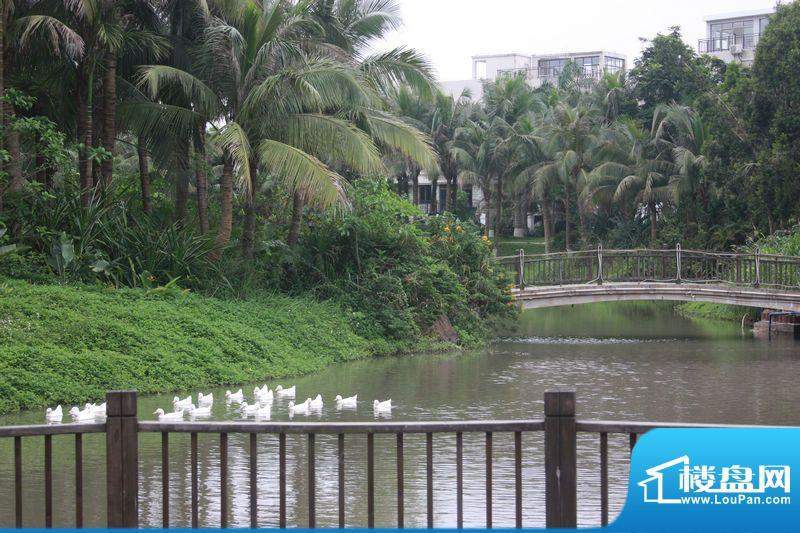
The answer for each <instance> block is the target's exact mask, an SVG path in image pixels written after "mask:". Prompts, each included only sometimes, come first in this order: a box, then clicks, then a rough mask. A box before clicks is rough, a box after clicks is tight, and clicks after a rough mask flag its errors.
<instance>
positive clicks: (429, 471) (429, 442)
mask: <svg viewBox="0 0 800 533" xmlns="http://www.w3.org/2000/svg"><path fill="white" fill-rule="evenodd" d="M425 458H426V461H425V474H426V481H427V482H426V488H427V503H428V509H427V516H428V529H432V528H433V433H426V434H425Z"/></svg>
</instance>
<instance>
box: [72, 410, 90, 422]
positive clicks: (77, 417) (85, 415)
mask: <svg viewBox="0 0 800 533" xmlns="http://www.w3.org/2000/svg"><path fill="white" fill-rule="evenodd" d="M69 415H70V416H71V417H72V420H74V421H75V422H88V421H90V420H94V410H93V409H91V406H90V407H87V408H84V409H83V411H81V410H80V409H78V408H77V407H73V408H72V409H70V410H69Z"/></svg>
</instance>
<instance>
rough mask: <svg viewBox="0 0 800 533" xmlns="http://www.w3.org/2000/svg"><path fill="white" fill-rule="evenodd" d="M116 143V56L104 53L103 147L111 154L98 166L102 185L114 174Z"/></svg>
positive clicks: (108, 183)
mask: <svg viewBox="0 0 800 533" xmlns="http://www.w3.org/2000/svg"><path fill="white" fill-rule="evenodd" d="M116 144H117V56H116V55H115V54H114V53H112V52H108V53H107V54H106V72H105V76H104V77H103V148H105V149H106V150H107V151H108V152H109V153H110V154H111V156H110V157H109V158H108V159H104V160H103V163H102V166H101V168H100V177H101V180H102V183H103V187H108V186H109V185H111V179H112V177H113V174H114V154H115V152H116Z"/></svg>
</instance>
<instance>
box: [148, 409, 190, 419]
mask: <svg viewBox="0 0 800 533" xmlns="http://www.w3.org/2000/svg"><path fill="white" fill-rule="evenodd" d="M153 414H154V415H156V416H158V421H159V422H177V421H179V420H183V411H175V412H173V413H165V412H164V410H163V409H161V408H160V407H159V408H158V409H156V411H155V412H154V413H153Z"/></svg>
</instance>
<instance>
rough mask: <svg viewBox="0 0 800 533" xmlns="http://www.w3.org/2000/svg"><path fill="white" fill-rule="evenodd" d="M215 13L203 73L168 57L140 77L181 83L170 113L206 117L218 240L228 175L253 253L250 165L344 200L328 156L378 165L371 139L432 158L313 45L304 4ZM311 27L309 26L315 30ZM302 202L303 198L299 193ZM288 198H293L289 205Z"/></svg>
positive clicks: (370, 168)
mask: <svg viewBox="0 0 800 533" xmlns="http://www.w3.org/2000/svg"><path fill="white" fill-rule="evenodd" d="M222 14H223V15H224V17H225V18H224V19H222V18H216V19H214V20H213V21H212V22H211V23H210V24H209V25H208V27H207V28H206V30H205V33H204V36H203V46H204V52H205V53H204V54H202V58H203V63H202V64H200V65H199V66H198V72H200V73H202V74H201V75H194V74H192V73H189V72H187V71H185V70H181V69H178V68H175V67H172V66H165V65H153V66H148V67H143V69H142V73H141V83H142V84H143V85H144V86H147V87H148V88H149V90H150V93H151V94H152V95H158V94H159V93H160V92H161V91H162V89H167V88H173V89H176V90H180V91H182V92H183V93H184V94H185V95H186V97H187V99H188V100H189V101H190V102H191V107H192V109H191V110H185V111H186V112H182V113H177V112H176V113H173V116H174V117H175V119H176V121H177V120H178V118H179V117H178V115H180V118H181V120H183V122H187V120H186V119H190V120H194V119H195V118H196V117H195V116H194V115H192V116H188V117H187V112H188V113H194V111H193V110H194V109H195V108H196V109H199V110H201V115H202V116H206V117H215V118H214V121H213V122H212V123H211V125H212V128H213V129H214V130H215V137H216V139H217V142H218V143H219V146H220V147H221V149H222V151H223V153H224V165H223V172H222V179H221V183H220V188H221V190H222V202H223V205H222V217H221V221H220V228H219V232H218V235H217V244H218V245H219V246H224V245H225V244H227V242H228V240H229V239H230V235H231V222H232V217H231V215H230V213H231V209H230V202H231V199H230V197H231V195H230V193H229V192H228V191H230V190H231V185H230V183H229V182H230V180H231V179H232V177H233V176H234V175H237V176H238V177H239V182H240V184H241V185H242V188H243V190H244V192H245V197H246V215H245V226H244V232H243V237H242V248H243V255H244V256H245V257H247V258H249V257H251V256H252V254H253V245H254V242H253V240H254V231H255V216H256V194H257V190H258V182H257V175H258V171H259V169H261V170H263V171H264V172H266V173H268V174H270V175H272V176H275V177H276V178H277V179H278V180H279V181H280V183H282V184H283V185H284V186H285V187H286V189H288V190H289V191H291V192H292V194H293V196H294V197H295V198H297V196H296V195H294V193H299V194H300V195H301V199H302V202H303V203H304V202H310V203H311V204H312V205H313V206H314V207H319V208H328V207H331V206H345V205H347V198H346V188H347V182H346V180H345V179H344V178H343V177H342V176H341V175H340V174H339V173H338V172H336V171H335V170H333V168H332V166H331V163H332V162H337V163H341V164H343V165H345V166H347V167H348V168H351V169H353V170H354V171H355V172H357V173H361V174H365V175H371V174H375V173H377V172H379V171H380V170H381V169H382V164H381V161H380V157H379V149H378V145H381V146H388V147H392V148H395V149H398V150H400V151H401V152H402V153H404V154H405V155H407V156H408V157H411V158H412V159H414V160H416V161H418V162H420V163H421V164H423V165H427V166H431V165H432V164H433V163H432V160H433V154H432V152H431V150H430V147H429V145H428V144H427V142H426V140H425V139H424V137H423V136H422V135H421V134H420V133H419V132H417V131H415V130H413V129H412V128H409V127H407V126H406V125H404V124H402V123H401V122H400V121H399V120H397V119H396V118H394V117H392V116H391V115H388V114H386V113H384V112H382V111H380V110H378V109H375V108H374V107H373V104H374V103H375V102H376V97H375V95H374V93H372V91H370V89H369V87H368V86H366V85H365V83H363V81H362V77H361V75H360V73H359V71H358V69H357V68H354V67H353V66H352V65H349V64H346V63H343V62H340V61H334V60H332V59H329V58H327V57H324V55H320V54H316V53H315V50H316V47H315V44H314V42H313V40H312V39H310V37H309V33H308V32H309V30H310V29H311V30H313V28H314V27H315V24H314V23H313V21H312V20H311V18H310V16H309V15H310V12H309V11H308V8H307V6H306V5H305V4H302V3H301V4H298V5H286V4H285V3H283V2H280V1H278V2H273V3H265V4H264V5H261V4H257V3H255V2H252V1H249V2H242V3H241V4H239V5H236V6H233V7H232V8H231V9H229V10H227V11H226V12H224V13H222ZM312 36H313V35H312ZM298 203H301V202H298ZM295 207H298V206H297V205H295Z"/></svg>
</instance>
